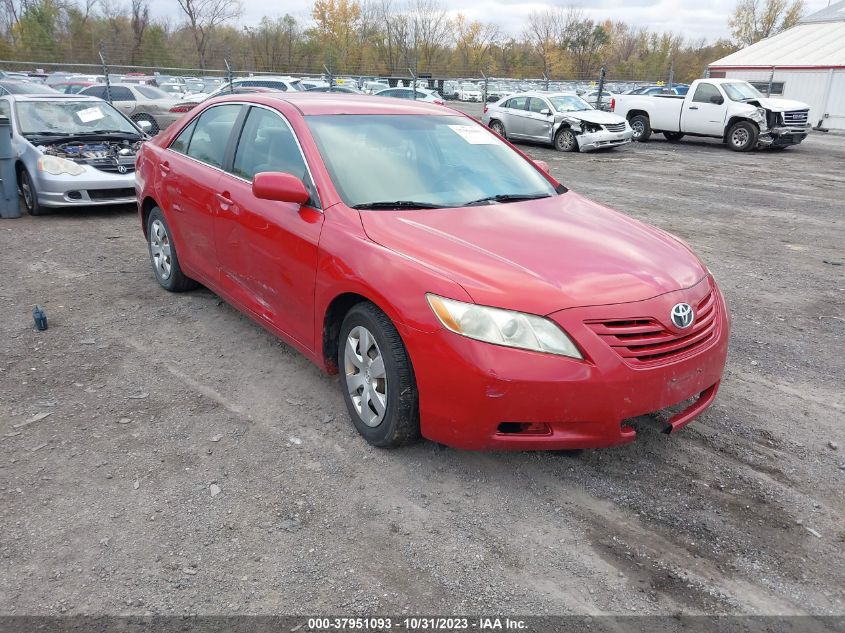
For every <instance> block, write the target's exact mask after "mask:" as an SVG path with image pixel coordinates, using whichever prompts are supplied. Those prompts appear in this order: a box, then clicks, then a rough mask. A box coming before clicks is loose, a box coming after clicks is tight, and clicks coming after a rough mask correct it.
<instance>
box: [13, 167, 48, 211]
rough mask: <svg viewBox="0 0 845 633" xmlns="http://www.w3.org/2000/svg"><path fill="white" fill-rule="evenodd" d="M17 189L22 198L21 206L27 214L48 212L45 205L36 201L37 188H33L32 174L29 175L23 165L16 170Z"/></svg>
mask: <svg viewBox="0 0 845 633" xmlns="http://www.w3.org/2000/svg"><path fill="white" fill-rule="evenodd" d="M18 189H20V192H21V197H22V198H23V206H24V208H25V209H26V212H27V213H29V215H45V214H47V213H48V212H49V211H48V210H47V209H46V207H44V206H43V205H42V204H41V203H40V202H38V190H37V189H36V188H35V183H34V182H33V180H32V176H30V175H29V172H28V171H27V170H26V168H25V167H21V168H20V169H19V170H18Z"/></svg>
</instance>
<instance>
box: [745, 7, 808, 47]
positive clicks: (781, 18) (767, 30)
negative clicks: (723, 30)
mask: <svg viewBox="0 0 845 633" xmlns="http://www.w3.org/2000/svg"><path fill="white" fill-rule="evenodd" d="M804 9H805V5H804V0H791V1H790V0H739V3H738V4H737V5H736V8H735V9H734V12H733V15H732V16H731V19H730V26H731V33H732V34H733V36H734V40H735V41H736V43H737V44H739V45H740V46H750V45H751V44H754V43H755V42H759V41H760V40H762V39H765V38H767V37H771V36H772V35H777V34H778V33H780V32H781V31H785V30H786V29H789V28H792V27H793V26H795V25H796V24H798V22H799V21H800V20H801V16H802V15H803V14H804Z"/></svg>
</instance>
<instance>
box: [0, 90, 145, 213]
mask: <svg viewBox="0 0 845 633" xmlns="http://www.w3.org/2000/svg"><path fill="white" fill-rule="evenodd" d="M0 116H4V117H7V118H8V119H9V122H10V124H11V128H12V148H13V150H14V151H15V155H16V160H15V171H16V173H17V177H18V189H19V190H20V193H21V197H22V198H23V202H24V206H25V207H26V210H27V212H28V213H29V214H30V215H42V214H44V213H46V212H47V211H48V210H49V209H50V208H59V207H74V206H100V205H110V204H131V203H133V202H135V154H136V153H137V152H138V150H139V149H140V147H141V143H142V142H143V141H144V140H146V139H147V138H148V137H147V134H146V133H145V131H144V125H143V123H141V124H137V125H136V124H135V123H133V122H132V121H131V120H129V119H128V118H127V117H126V116H125V115H123V114H122V113H121V112H119V111H118V110H116V109H115V108H114V107H113V106H111V105H110V104H108V103H106V102H105V101H103V100H101V99H97V98H95V97H81V96H78V95H58V94H56V95H54V94H51V95H7V96H5V97H2V98H0Z"/></svg>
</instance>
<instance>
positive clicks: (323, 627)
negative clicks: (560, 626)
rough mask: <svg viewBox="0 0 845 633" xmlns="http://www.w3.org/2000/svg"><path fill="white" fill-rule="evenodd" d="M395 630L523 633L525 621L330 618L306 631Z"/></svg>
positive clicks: (311, 620) (311, 622)
mask: <svg viewBox="0 0 845 633" xmlns="http://www.w3.org/2000/svg"><path fill="white" fill-rule="evenodd" d="M394 628H395V629H397V630H405V631H462V630H477V631H507V630H510V631H524V630H527V629H528V626H527V623H526V622H525V621H524V620H520V619H511V618H498V617H478V618H465V617H403V618H389V617H374V618H362V617H351V618H343V617H340V618H338V617H333V618H309V620H308V630H309V631H338V630H358V631H362V630H363V631H366V630H375V631H387V630H391V629H394Z"/></svg>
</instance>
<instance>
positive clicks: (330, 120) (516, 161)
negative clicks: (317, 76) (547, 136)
mask: <svg viewBox="0 0 845 633" xmlns="http://www.w3.org/2000/svg"><path fill="white" fill-rule="evenodd" d="M306 120H307V122H308V127H309V128H310V129H311V132H312V134H313V135H314V138H315V140H316V141H317V145H318V146H319V148H320V153H321V154H322V156H323V160H324V161H325V163H326V167H327V168H328V171H329V174H330V175H331V178H332V181H333V182H334V184H335V187H336V188H337V190H338V193H339V194H340V195H341V197H342V198H343V200H344V201H345V202H346V204H347V205H349V206H352V207H355V206H362V205H363V206H367V205H373V206H376V207H377V206H383V207H385V208H400V207H406V208H413V207H414V206H417V208H421V207H425V206H438V207H440V206H442V207H460V206H464V205H466V204H471V203H475V202H479V203H484V204H487V203H488V202H489V203H495V202H499V201H506V199H507V198H512V199H518V198H543V197H548V196H551V195H554V194H555V188H554V187H553V186H552V184H551V183H550V182H549V181H548V180H547V179H546V178H545V177H544V176H543V175H542V174H541V173H540V172H539V171H538V170H537V169H536V168H535V167H534V166H532V165H531V164H530V163H529V162H528V161H526V160H525V159H524V158H522V157H521V156H520V155H519V154H518V153H516V152H515V151H514V150H512V149H511V148H510V147H508V145H507V144H505V143H504V142H503V141H501V140H500V139H499V137H497V136H496V135H495V134H493V133H492V132H490V131H489V130H487V129H486V128H485V127H483V126H481V125H479V124H477V123H473V122H472V121H469V120H468V119H467V118H465V117H462V116H449V115H445V116H441V115H424V116H417V115H342V114H341V115H319V116H308V117H306ZM495 197H499V198H500V199H499V200H490V201H488V200H487V199H488V198H495ZM394 202H400V203H403V204H395V205H394V204H391V203H394ZM418 205H419V206H418Z"/></svg>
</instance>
